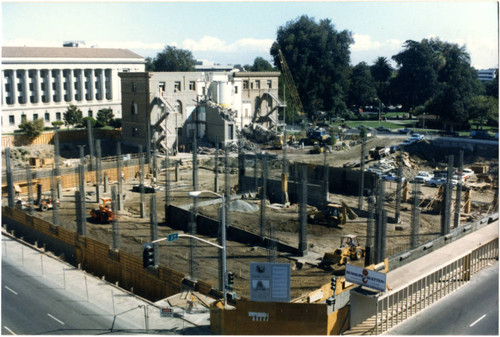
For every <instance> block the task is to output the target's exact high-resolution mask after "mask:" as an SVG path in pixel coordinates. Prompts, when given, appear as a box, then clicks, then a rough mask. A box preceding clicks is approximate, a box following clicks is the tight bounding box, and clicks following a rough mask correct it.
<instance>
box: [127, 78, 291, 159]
mask: <svg viewBox="0 0 500 337" xmlns="http://www.w3.org/2000/svg"><path fill="white" fill-rule="evenodd" d="M245 74H246V75H245V76H244V77H243V76H239V73H237V72H236V73H235V72H136V73H132V72H130V73H121V74H120V75H119V76H120V78H121V88H122V89H121V90H122V114H123V118H122V141H123V142H124V143H125V144H128V145H138V144H141V145H143V147H144V148H145V149H146V150H148V149H150V148H151V147H150V146H151V142H152V141H156V144H157V146H158V148H159V149H162V150H166V149H169V151H171V152H176V151H178V150H179V148H180V147H182V146H183V145H184V146H187V147H189V145H190V144H191V142H192V139H193V137H194V136H195V135H196V137H197V138H198V139H204V140H206V141H208V142H211V143H215V141H216V140H217V141H218V142H220V143H227V142H233V141H235V140H236V137H237V131H238V130H241V129H242V128H243V127H244V126H245V125H248V124H250V123H252V122H254V121H257V122H259V121H260V122H262V120H266V123H267V124H268V125H270V124H272V123H275V122H276V121H277V117H278V113H277V109H276V107H277V106H282V104H281V103H279V104H277V103H276V102H277V99H275V97H277V96H278V77H279V73H277V72H274V73H245ZM252 74H255V76H252ZM259 81H263V83H266V85H269V86H268V87H262V88H257V85H256V83H259ZM247 83H248V88H246V87H245V86H246V85H247ZM261 111H264V112H265V113H266V116H261V115H260V113H261ZM256 114H257V115H256ZM262 117H264V118H262ZM148 139H149V140H150V141H151V142H148Z"/></svg>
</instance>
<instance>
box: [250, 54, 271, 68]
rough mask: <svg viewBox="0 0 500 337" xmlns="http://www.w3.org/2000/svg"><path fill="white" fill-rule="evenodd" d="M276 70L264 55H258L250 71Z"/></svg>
mask: <svg viewBox="0 0 500 337" xmlns="http://www.w3.org/2000/svg"><path fill="white" fill-rule="evenodd" d="M272 70H274V68H273V66H272V65H271V63H269V62H268V61H267V60H265V59H264V58H263V57H256V58H255V60H254V61H253V65H252V66H251V67H250V71H272Z"/></svg>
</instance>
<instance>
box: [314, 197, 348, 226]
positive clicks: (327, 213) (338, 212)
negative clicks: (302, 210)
mask: <svg viewBox="0 0 500 337" xmlns="http://www.w3.org/2000/svg"><path fill="white" fill-rule="evenodd" d="M357 217H358V215H357V214H356V213H355V212H354V211H353V210H352V209H351V207H349V206H348V205H347V204H346V203H345V202H343V201H341V202H340V204H337V203H330V204H328V205H327V207H326V208H325V209H324V210H320V211H316V212H314V213H312V214H309V222H311V223H315V224H323V225H326V226H328V227H340V225H345V224H346V223H347V219H348V218H349V220H354V219H356V218H357Z"/></svg>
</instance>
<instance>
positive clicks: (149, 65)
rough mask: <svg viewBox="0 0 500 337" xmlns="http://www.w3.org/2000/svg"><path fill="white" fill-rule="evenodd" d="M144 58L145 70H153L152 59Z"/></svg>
mask: <svg viewBox="0 0 500 337" xmlns="http://www.w3.org/2000/svg"><path fill="white" fill-rule="evenodd" d="M144 60H145V61H146V64H145V65H144V67H145V68H146V71H154V68H153V59H152V58H151V57H146V58H145V59H144Z"/></svg>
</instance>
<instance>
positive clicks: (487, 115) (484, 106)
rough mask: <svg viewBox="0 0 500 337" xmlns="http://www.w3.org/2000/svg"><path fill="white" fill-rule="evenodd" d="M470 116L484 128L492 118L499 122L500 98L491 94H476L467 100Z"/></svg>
mask: <svg viewBox="0 0 500 337" xmlns="http://www.w3.org/2000/svg"><path fill="white" fill-rule="evenodd" d="M467 108H468V111H469V117H470V118H471V119H473V120H475V121H476V122H478V123H479V126H480V128H481V129H482V128H483V126H484V125H486V123H487V122H488V121H490V120H496V121H497V122H498V100H497V99H495V98H493V97H491V96H475V97H473V98H471V99H470V100H469V101H468V102H467Z"/></svg>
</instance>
